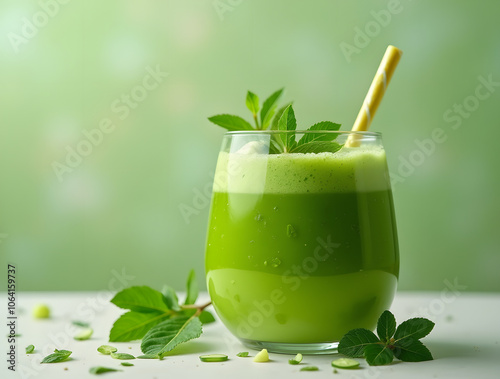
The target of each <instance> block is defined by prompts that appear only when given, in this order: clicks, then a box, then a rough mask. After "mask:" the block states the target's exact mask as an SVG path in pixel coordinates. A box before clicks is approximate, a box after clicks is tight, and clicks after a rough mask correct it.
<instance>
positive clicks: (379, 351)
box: [365, 344, 394, 366]
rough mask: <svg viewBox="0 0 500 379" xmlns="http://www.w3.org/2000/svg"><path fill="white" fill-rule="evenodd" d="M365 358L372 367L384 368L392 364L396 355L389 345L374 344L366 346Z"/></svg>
mask: <svg viewBox="0 0 500 379" xmlns="http://www.w3.org/2000/svg"><path fill="white" fill-rule="evenodd" d="M365 358H366V362H368V364H369V365H370V366H383V365H386V364H389V363H391V362H392V360H393V359H394V355H393V354H392V350H391V349H389V347H388V346H387V345H385V344H373V345H366V347H365Z"/></svg>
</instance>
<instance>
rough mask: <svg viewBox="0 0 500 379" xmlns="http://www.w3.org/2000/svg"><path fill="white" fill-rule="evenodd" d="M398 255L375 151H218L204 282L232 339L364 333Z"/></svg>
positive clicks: (387, 293)
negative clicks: (270, 153) (304, 152)
mask: <svg viewBox="0 0 500 379" xmlns="http://www.w3.org/2000/svg"><path fill="white" fill-rule="evenodd" d="M247 150H248V149H247ZM244 151H245V150H244ZM245 152H246V151H245ZM398 256H399V255H398V244H397V234H396V225H395V219H394V209H393V202H392V194H391V190H390V181H389V177H388V170H387V163H386V158H385V153H384V150H383V149H382V148H381V147H380V146H376V145H374V146H368V147H357V148H345V147H344V148H343V149H342V150H340V151H339V152H336V153H318V154H314V153H311V154H274V155H267V154H259V153H245V154H244V153H239V152H236V153H228V152H221V153H220V156H219V160H218V164H217V169H216V177H215V183H214V194H213V200H212V208H211V213H210V222H209V232H208V240H207V251H206V272H207V284H208V290H209V293H210V296H211V298H212V301H213V305H214V307H215V310H216V311H217V313H218V315H219V316H220V318H221V320H222V321H223V323H224V324H225V325H226V326H227V327H228V328H229V330H230V331H231V332H232V333H233V334H234V335H236V336H237V337H239V338H241V339H243V340H249V341H269V342H279V343H291V344H311V343H322V342H333V341H338V340H339V339H340V338H341V337H342V336H343V335H344V334H345V333H346V332H347V331H349V330H351V329H353V328H361V327H362V328H368V329H373V328H374V327H375V324H376V321H377V319H378V317H379V316H380V314H381V313H382V312H383V311H384V310H385V309H388V308H389V307H390V304H391V302H392V299H393V297H394V293H395V290H396V284H397V276H398V271H399V259H398Z"/></svg>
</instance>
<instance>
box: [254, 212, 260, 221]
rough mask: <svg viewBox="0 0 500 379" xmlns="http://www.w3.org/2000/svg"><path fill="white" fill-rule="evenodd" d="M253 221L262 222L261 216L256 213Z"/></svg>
mask: <svg viewBox="0 0 500 379" xmlns="http://www.w3.org/2000/svg"><path fill="white" fill-rule="evenodd" d="M254 219H255V221H261V220H262V215H261V214H260V213H257V214H256V215H255V217H254Z"/></svg>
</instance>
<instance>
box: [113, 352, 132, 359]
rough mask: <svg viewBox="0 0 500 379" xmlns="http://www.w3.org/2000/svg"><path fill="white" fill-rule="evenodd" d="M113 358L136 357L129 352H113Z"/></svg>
mask: <svg viewBox="0 0 500 379" xmlns="http://www.w3.org/2000/svg"><path fill="white" fill-rule="evenodd" d="M110 355H111V358H113V359H124V360H125V359H135V357H134V356H133V355H132V354H127V353H111V354H110Z"/></svg>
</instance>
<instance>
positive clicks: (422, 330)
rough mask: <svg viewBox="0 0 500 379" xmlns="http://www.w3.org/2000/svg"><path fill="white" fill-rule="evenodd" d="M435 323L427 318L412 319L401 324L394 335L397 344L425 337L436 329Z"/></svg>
mask: <svg viewBox="0 0 500 379" xmlns="http://www.w3.org/2000/svg"><path fill="white" fill-rule="evenodd" d="M434 325H435V324H434V323H433V322H432V321H430V320H428V319H426V318H420V317H419V318H411V319H409V320H406V321H404V322H402V323H401V324H399V326H398V328H397V329H396V333H395V334H394V339H395V340H396V342H398V341H402V340H404V339H407V338H408V339H410V338H411V339H416V340H419V339H420V338H423V337H425V336H426V335H427V334H429V333H430V332H431V330H432V329H433V328H434Z"/></svg>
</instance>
